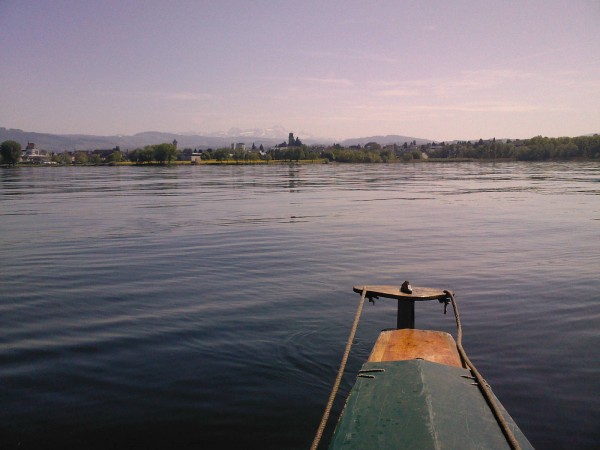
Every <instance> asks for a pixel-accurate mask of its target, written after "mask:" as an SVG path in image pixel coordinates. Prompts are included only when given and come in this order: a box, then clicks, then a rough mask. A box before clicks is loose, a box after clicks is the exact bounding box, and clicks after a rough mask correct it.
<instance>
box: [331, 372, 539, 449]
mask: <svg viewBox="0 0 600 450" xmlns="http://www.w3.org/2000/svg"><path fill="white" fill-rule="evenodd" d="M370 369H385V372H370V373H368V374H365V375H369V376H373V377H374V378H363V377H360V376H359V377H358V378H357V380H356V384H355V386H354V387H353V389H352V391H351V392H350V395H349V397H348V400H347V403H346V406H345V408H344V411H343V413H342V416H341V418H340V421H339V422H338V425H337V427H336V430H335V433H334V435H333V438H332V441H331V444H330V446H329V449H330V450H335V449H464V450H466V449H508V448H509V445H508V443H507V442H506V439H505V438H504V435H503V434H502V431H501V430H500V428H499V426H498V424H497V422H496V420H495V418H494V416H493V414H492V412H491V411H490V409H489V407H488V405H487V403H486V401H485V399H484V398H483V396H482V395H481V393H480V391H479V388H478V387H477V386H476V385H473V384H472V383H473V380H471V379H470V378H463V377H462V376H461V375H467V376H468V375H469V371H468V370H466V369H461V368H459V367H450V366H445V365H441V364H436V363H432V362H429V361H423V360H413V361H394V362H377V363H366V364H365V365H364V366H363V370H370ZM500 408H501V410H502V411H503V414H504V417H505V418H506V420H507V421H508V423H509V424H510V426H511V428H512V429H513V432H514V433H515V436H516V437H517V440H518V441H519V443H520V445H521V447H522V448H523V449H532V448H533V447H532V446H531V444H530V443H529V441H528V440H527V439H526V438H525V436H524V435H523V433H521V431H520V430H519V429H518V427H517V425H516V424H515V423H514V421H513V420H512V418H511V417H510V416H509V415H508V413H507V412H506V411H505V410H504V408H502V406H500Z"/></svg>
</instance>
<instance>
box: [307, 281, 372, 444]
mask: <svg viewBox="0 0 600 450" xmlns="http://www.w3.org/2000/svg"><path fill="white" fill-rule="evenodd" d="M366 295H367V286H363V290H362V295H361V296H360V302H359V304H358V309H357V310H356V315H355V316H354V324H353V325H352V330H351V331H350V336H348V342H346V350H345V351H344V356H343V357H342V362H341V363H340V369H339V370H338V374H337V378H336V379H335V383H334V385H333V389H332V390H331V394H330V395H329V401H328V402H327V406H326V407H325V412H324V413H323V418H322V419H321V424H320V425H319V428H318V430H317V434H316V435H315V438H314V440H313V443H312V445H311V446H310V450H316V449H317V447H318V446H319V442H320V441H321V437H322V436H323V430H325V425H327V420H328V419H329V414H330V413H331V408H332V407H333V401H334V399H335V396H336V394H337V391H338V389H339V387H340V383H341V381H342V375H343V374H344V369H345V368H346V362H347V361H348V355H349V354H350V348H351V347H352V341H354V335H355V334H356V329H357V328H358V321H359V319H360V315H361V313H362V309H363V305H364V303H365V296H366Z"/></svg>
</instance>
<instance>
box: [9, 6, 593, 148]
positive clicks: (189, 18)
mask: <svg viewBox="0 0 600 450" xmlns="http://www.w3.org/2000/svg"><path fill="white" fill-rule="evenodd" d="M0 61H1V69H0V105H1V107H0V126H3V127H9V128H21V129H23V130H27V131H39V132H49V133H86V134H103V135H104V134H134V133H137V132H141V131H149V130H152V131H166V132H195V133H200V134H201V133H207V132H214V131H219V130H228V129H229V128H231V127H239V128H268V127H272V126H274V125H280V126H283V127H284V128H285V129H286V130H289V131H292V132H294V133H295V134H296V135H298V136H300V137H301V138H302V137H303V136H306V135H309V134H310V135H313V136H319V137H330V138H335V139H343V138H351V137H361V136H370V135H379V134H402V135H407V136H413V137H421V138H429V139H436V140H452V139H476V138H480V137H481V138H491V137H497V138H527V137H532V136H536V135H539V134H541V135H544V136H577V135H581V134H587V133H596V132H600V1H599V0H587V1H586V0H566V1H553V0H547V1H520V0H519V1H513V0H497V1H482V0H477V1H449V0H441V1H425V0H420V1H402V0H390V1H377V0H371V1H365V0H359V1H355V0H344V1H337V0H335V1H328V0H319V1H312V0H302V1H298V0H296V1H287V0H255V1H250V0H248V1H242V0H215V1H202V0H196V1H165V0H144V1H128V0H116V1H113V0H102V1H91V0H90V1H84V0H75V1H60V0H48V1H30V0H0ZM283 138H285V136H283Z"/></svg>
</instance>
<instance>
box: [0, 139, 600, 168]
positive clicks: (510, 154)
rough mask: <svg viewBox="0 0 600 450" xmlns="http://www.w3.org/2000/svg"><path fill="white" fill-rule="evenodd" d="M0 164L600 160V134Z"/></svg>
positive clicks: (34, 154)
mask: <svg viewBox="0 0 600 450" xmlns="http://www.w3.org/2000/svg"><path fill="white" fill-rule="evenodd" d="M0 156H1V160H0V163H1V164H2V165H18V164H50V165H123V164H133V165H149V164H160V165H168V164H260V163H280V162H311V163H329V162H339V163H393V162H425V161H428V162H433V161H477V160H484V161H485V160H507V161H511V160H512V161H557V160H599V159H600V135H598V134H594V135H593V136H579V137H560V138H548V137H542V136H536V137H533V138H531V139H523V140H520V139H518V140H496V139H491V140H483V139H480V140H479V141H456V142H452V143H446V142H440V143H428V144H424V145H417V144H416V142H415V141H413V142H404V143H403V144H390V145H384V146H382V145H380V144H378V143H376V142H369V143H367V144H365V145H362V146H361V145H353V146H350V147H344V146H341V145H340V144H333V145H329V146H318V145H313V146H310V145H304V144H302V143H301V142H300V140H299V139H296V140H295V141H291V140H290V143H289V144H287V143H286V142H283V143H282V144H279V145H276V146H274V147H271V148H269V149H267V150H265V149H264V148H263V146H262V145H261V146H260V147H256V146H255V145H254V144H253V145H252V148H250V149H246V148H245V146H239V145H238V146H233V145H232V148H218V149H211V148H207V149H191V148H185V149H182V150H179V149H178V148H177V142H176V141H174V142H173V143H160V144H156V145H148V146H145V147H144V148H136V149H133V150H121V149H120V148H119V147H115V148H113V149H108V150H93V151H84V150H81V151H72V152H67V151H65V152H62V153H56V152H52V153H50V152H44V151H43V150H39V149H36V148H35V144H32V143H27V146H26V148H25V149H23V148H22V146H21V144H20V143H18V142H16V141H12V140H8V141H4V142H2V144H0Z"/></svg>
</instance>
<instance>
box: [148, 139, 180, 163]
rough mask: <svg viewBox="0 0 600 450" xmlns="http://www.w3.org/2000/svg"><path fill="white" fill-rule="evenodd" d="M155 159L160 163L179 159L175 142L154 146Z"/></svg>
mask: <svg viewBox="0 0 600 450" xmlns="http://www.w3.org/2000/svg"><path fill="white" fill-rule="evenodd" d="M154 159H155V160H156V161H158V162H159V163H160V164H164V163H165V162H168V163H169V164H171V162H172V161H174V160H175V159H177V147H176V146H175V144H158V145H155V146H154Z"/></svg>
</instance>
